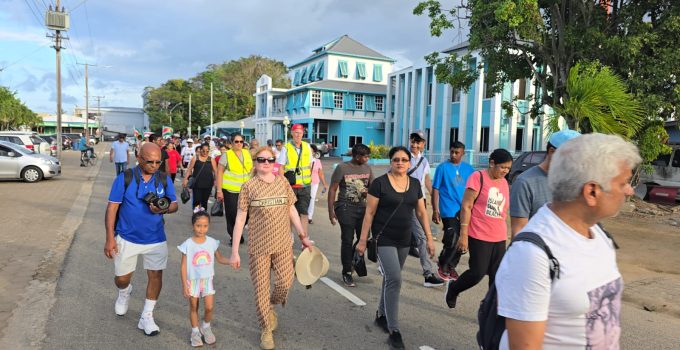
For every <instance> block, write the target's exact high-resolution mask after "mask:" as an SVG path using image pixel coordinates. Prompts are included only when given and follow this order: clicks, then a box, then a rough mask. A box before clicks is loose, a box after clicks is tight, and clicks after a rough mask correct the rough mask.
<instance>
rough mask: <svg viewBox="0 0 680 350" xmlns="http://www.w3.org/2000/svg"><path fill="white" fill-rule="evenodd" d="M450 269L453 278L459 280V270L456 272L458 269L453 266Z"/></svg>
mask: <svg viewBox="0 0 680 350" xmlns="http://www.w3.org/2000/svg"><path fill="white" fill-rule="evenodd" d="M450 271H451V272H449V276H451V279H452V280H454V281H457V280H458V272H456V269H454V268H451V270H450Z"/></svg>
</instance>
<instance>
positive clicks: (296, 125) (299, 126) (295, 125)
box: [290, 124, 305, 131]
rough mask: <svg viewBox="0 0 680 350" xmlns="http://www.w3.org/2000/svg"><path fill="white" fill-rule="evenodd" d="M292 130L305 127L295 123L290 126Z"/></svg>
mask: <svg viewBox="0 0 680 350" xmlns="http://www.w3.org/2000/svg"><path fill="white" fill-rule="evenodd" d="M290 130H292V131H295V130H303V131H304V130H305V127H304V126H302V124H293V127H292V128H290Z"/></svg>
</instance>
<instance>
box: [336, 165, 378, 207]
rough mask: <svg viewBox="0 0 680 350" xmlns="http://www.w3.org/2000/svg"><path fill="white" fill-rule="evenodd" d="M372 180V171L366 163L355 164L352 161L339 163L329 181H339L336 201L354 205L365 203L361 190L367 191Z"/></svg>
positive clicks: (363, 204)
mask: <svg viewBox="0 0 680 350" xmlns="http://www.w3.org/2000/svg"><path fill="white" fill-rule="evenodd" d="M371 182H373V171H372V170H371V167H370V166H369V165H368V164H361V165H356V164H354V163H352V162H351V161H350V162H345V163H340V164H338V166H337V167H336V168H335V170H334V171H333V175H332V176H331V183H339V184H340V187H339V191H338V201H343V202H347V203H350V204H354V205H361V206H365V205H366V198H365V197H364V196H362V193H363V192H366V191H368V186H369V185H370V184H371Z"/></svg>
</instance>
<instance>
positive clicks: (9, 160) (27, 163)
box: [0, 141, 61, 182]
mask: <svg viewBox="0 0 680 350" xmlns="http://www.w3.org/2000/svg"><path fill="white" fill-rule="evenodd" d="M59 175H61V164H60V163H59V160H58V159H57V158H54V157H52V156H48V155H46V154H38V153H33V152H32V151H30V150H27V149H25V148H23V147H21V146H17V145H16V144H14V143H11V142H7V141H0V179H23V180H24V181H26V182H36V181H40V180H42V179H43V178H51V177H54V176H59Z"/></svg>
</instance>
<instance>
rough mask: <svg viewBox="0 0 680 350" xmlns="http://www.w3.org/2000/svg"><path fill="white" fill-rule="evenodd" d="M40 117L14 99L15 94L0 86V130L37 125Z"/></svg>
mask: <svg viewBox="0 0 680 350" xmlns="http://www.w3.org/2000/svg"><path fill="white" fill-rule="evenodd" d="M40 122H41V119H40V117H38V115H37V114H35V113H34V112H33V111H32V110H31V109H29V108H28V107H26V105H25V104H24V103H23V102H21V100H19V99H18V98H17V97H16V94H15V93H14V92H12V91H10V90H9V89H7V88H6V87H4V86H0V130H7V129H13V128H19V127H22V126H27V127H29V128H32V127H34V126H37V125H39V124H40Z"/></svg>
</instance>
